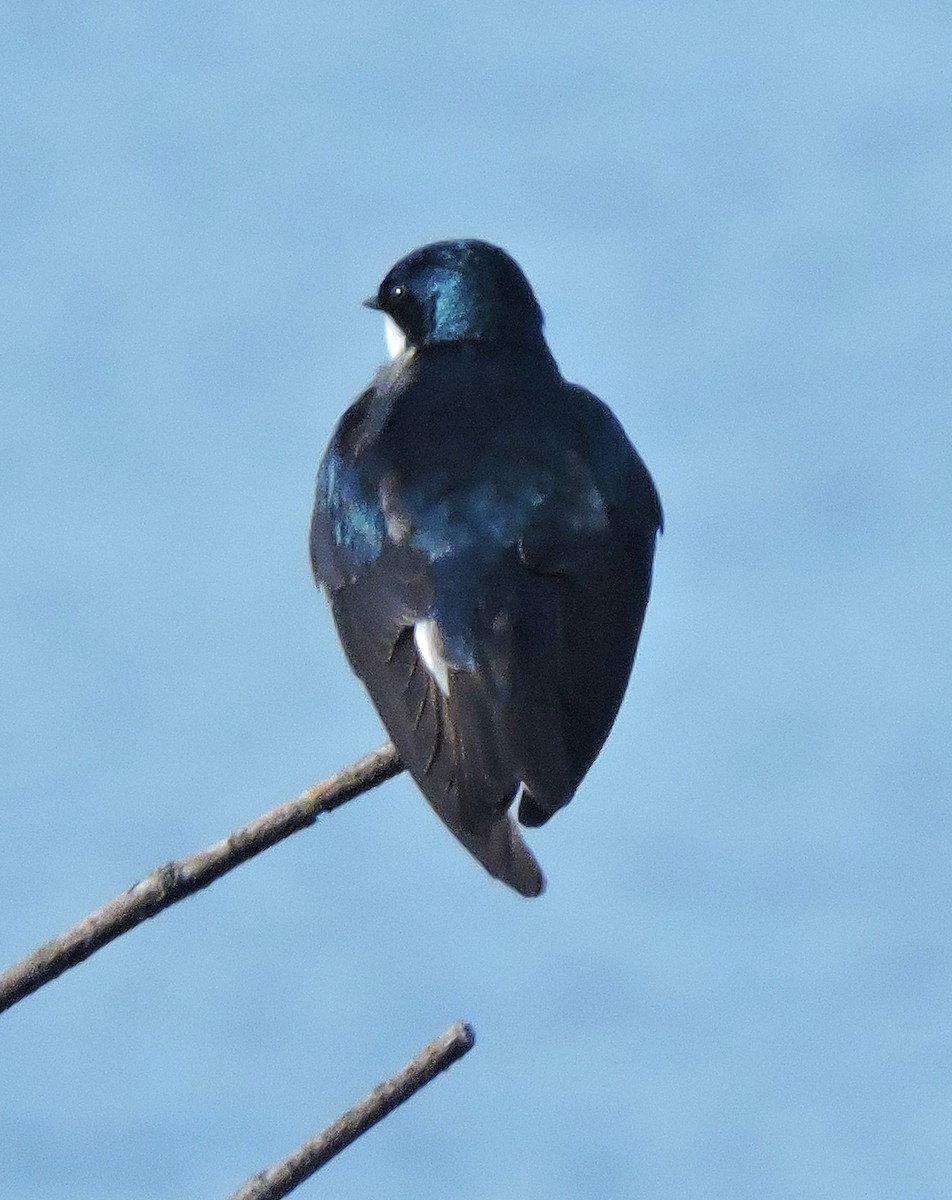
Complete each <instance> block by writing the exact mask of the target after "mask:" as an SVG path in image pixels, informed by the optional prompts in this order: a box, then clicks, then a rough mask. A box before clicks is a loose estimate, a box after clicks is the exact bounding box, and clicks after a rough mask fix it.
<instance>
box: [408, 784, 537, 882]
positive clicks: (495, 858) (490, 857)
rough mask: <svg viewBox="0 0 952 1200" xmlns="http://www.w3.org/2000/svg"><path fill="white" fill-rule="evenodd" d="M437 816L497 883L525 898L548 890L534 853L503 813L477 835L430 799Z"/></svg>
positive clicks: (507, 814) (510, 819)
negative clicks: (506, 886) (442, 810)
mask: <svg viewBox="0 0 952 1200" xmlns="http://www.w3.org/2000/svg"><path fill="white" fill-rule="evenodd" d="M427 799H428V800H429V801H430V804H431V806H432V807H433V810H434V812H435V813H436V815H437V816H438V817H440V819H441V820H442V821H443V823H444V825H446V827H447V829H449V831H450V833H452V835H453V836H454V837H455V838H456V840H457V841H458V842H459V843H460V845H461V846H463V847H464V848H465V849H466V850H468V851H469V853H470V854H471V855H472V856H473V858H475V859H476V860H477V861H478V862H480V863H482V865H483V866H484V867H485V868H486V870H487V871H488V872H489V874H490V875H492V876H493V878H494V879H499V880H501V881H502V882H503V883H507V884H508V885H509V886H510V887H511V888H515V890H516V891H517V892H519V894H520V895H522V896H538V895H540V894H541V893H542V891H543V890H544V888H545V876H544V875H543V874H542V871H541V869H540V867H539V864H538V863H537V862H536V860H535V856H534V855H533V853H532V851H531V850H530V849H529V847H528V846H527V845H526V843H525V841H524V840H523V837H522V834H521V833H520V832H519V827H518V825H517V824H516V823H515V821H514V820H513V819H512V817H510V815H509V813H508V812H507V811H506V810H505V809H503V810H502V811H500V812H498V813H497V815H496V816H495V817H494V819H493V820H492V822H491V823H490V824H489V826H488V827H487V828H485V829H482V830H480V831H479V832H478V833H472V832H470V831H469V830H468V829H467V828H465V826H464V825H463V824H462V823H461V822H460V821H459V819H458V816H457V815H456V814H455V813H453V814H452V815H451V814H450V813H444V812H441V811H440V806H439V804H438V803H434V801H433V799H432V798H431V797H430V796H428V797H427Z"/></svg>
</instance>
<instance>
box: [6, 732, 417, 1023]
mask: <svg viewBox="0 0 952 1200" xmlns="http://www.w3.org/2000/svg"><path fill="white" fill-rule="evenodd" d="M402 770H403V765H402V764H401V762H400V759H399V757H398V756H397V752H396V750H395V749H394V748H393V746H384V747H383V748H382V749H380V750H375V751H374V752H373V753H372V754H368V755H367V756H366V757H365V758H362V759H360V760H359V761H357V762H355V763H352V764H351V765H350V766H349V767H345V768H344V770H343V771H339V772H338V773H337V774H336V775H332V776H331V778H330V779H326V780H325V781H324V782H323V783H318V784H315V786H314V787H312V788H309V789H308V791H306V792H304V793H302V794H301V795H300V796H298V797H297V799H296V800H289V801H288V802H287V803H286V804H281V805H279V806H278V807H277V808H275V809H272V810H271V812H268V813H265V814H264V815H263V816H261V817H258V818H257V819H256V820H254V821H252V822H251V823H250V824H249V825H245V826H244V827H243V828H241V829H236V830H235V832H234V833H232V834H229V836H228V837H226V838H225V839H224V840H223V841H221V842H217V843H216V844H215V845H214V846H209V847H208V849H207V850H200V851H199V852H198V853H197V854H192V855H189V857H188V858H181V859H178V860H177V861H176V862H170V863H167V864H166V865H165V866H164V867H157V868H156V869H155V870H154V871H153V872H152V873H151V874H150V875H147V876H146V878H145V879H142V880H140V881H139V883H136V884H133V886H132V887H131V888H129V890H128V891H125V892H123V893H122V895H121V896H117V897H116V898H115V899H114V900H110V901H109V903H108V904H104V905H103V906H102V908H100V909H98V910H97V911H96V912H94V913H90V914H89V916H88V917H85V918H84V919H83V920H82V921H80V922H79V924H78V925H74V926H73V927H72V928H71V929H67V930H66V932H65V933H61V934H60V935H59V936H58V937H55V938H53V939H52V940H51V941H49V942H47V943H46V944H45V945H43V946H40V948H39V949H38V950H34V951H33V953H32V954H29V955H27V957H26V958H24V959H23V960H22V961H21V962H18V963H15V964H14V965H13V966H12V967H9V968H8V969H7V970H6V971H4V972H3V974H0V1013H2V1012H4V1011H5V1010H6V1009H8V1008H11V1007H12V1006H13V1005H14V1004H16V1002H17V1001H18V1000H22V999H23V998H24V997H25V996H29V995H30V994H31V993H32V992H35V991H37V990H38V989H39V988H41V987H42V986H43V985H44V984H46V983H49V982H50V980H52V979H55V978H56V977H57V975H61V974H62V973H63V972H64V971H66V970H68V969H69V968H70V967H75V966H76V965H77V963H81V962H83V961H85V959H87V958H89V956H90V955H91V954H94V953H95V952H96V951H97V950H99V949H100V947H102V946H105V945H107V944H108V943H109V942H111V941H113V940H114V939H115V938H117V937H119V936H120V934H123V933H126V932H128V930H130V929H134V928H135V927H136V925H140V924H141V923H142V922H143V921H145V920H147V919H148V918H149V917H154V916H156V915H157V914H158V913H160V912H162V911H163V910H164V909H166V908H169V907H170V906H171V905H173V904H175V903H176V902H177V901H179V900H184V899H185V897H186V896H191V895H192V893H193V892H198V891H200V890H201V889H202V888H205V887H208V885H209V884H210V883H214V882H215V880H216V879H218V878H220V876H222V875H224V874H226V872H228V871H231V870H232V869H233V868H235V867H237V866H239V865H240V864H241V863H243V862H247V860H248V859H249V858H254V856H255V855H256V854H260V853H261V852H262V850H267V849H268V848H269V847H271V846H274V845H275V844H276V843H278V842H280V841H283V840H284V838H286V837H289V836H290V835H291V834H292V833H297V832H298V830H300V829H306V828H307V826H308V825H313V824H314V822H315V821H316V820H317V818H318V817H319V816H322V815H323V814H324V813H329V812H332V811H333V810H334V809H335V808H339V807H340V806H341V805H342V804H345V803H346V802H347V801H348V800H352V799H353V798H354V797H355V796H359V795H360V794H361V793H362V792H366V791H369V790H370V789H371V788H374V787H376V786H377V785H378V784H381V783H385V782H386V781H387V780H388V779H392V778H393V777H394V776H395V775H399V774H400V772H401V771H402Z"/></svg>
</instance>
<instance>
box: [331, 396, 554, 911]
mask: <svg viewBox="0 0 952 1200" xmlns="http://www.w3.org/2000/svg"><path fill="white" fill-rule="evenodd" d="M371 401H372V397H371V396H370V394H369V393H367V394H365V395H364V396H363V397H361V399H360V400H358V401H357V403H356V404H355V405H353V406H352V407H351V409H350V410H348V413H347V414H345V416H344V418H343V419H342V421H341V422H340V424H339V426H338V428H337V430H336V431H335V433H334V436H333V437H332V439H331V443H330V446H329V447H328V450H327V453H326V454H325V457H324V460H323V461H322V464H321V468H320V471H319V473H318V481H317V494H316V499H315V505H314V514H313V517H312V521H311V538H310V542H311V560H312V564H313V567H314V574H315V578H316V579H317V581H318V583H320V584H322V585H323V586H324V587H325V588H326V590H327V593H328V596H329V599H330V603H331V609H332V612H333V614H334V620H335V623H336V625H337V630H338V633H339V635H340V639H341V643H342V645H343V647H344V650H345V652H346V654H347V657H348V660H349V661H350V664H351V666H352V667H353V669H354V671H355V673H356V674H357V675H358V677H359V678H360V679H361V680H362V681H363V683H364V685H365V686H366V688H367V690H368V692H369V693H370V697H371V699H372V700H373V702H374V705H375V707H376V708H377V711H378V713H379V714H380V717H381V719H382V720H383V723H384V725H385V726H386V728H387V731H388V732H389V734H390V737H391V738H392V740H393V742H394V744H395V746H396V747H397V750H398V752H399V753H400V756H401V759H402V760H403V762H404V764H405V766H406V767H407V769H408V770H409V771H410V773H411V774H412V775H413V777H414V779H415V780H416V782H417V784H418V785H419V787H420V789H421V790H422V792H423V793H424V795H425V796H426V798H427V799H428V801H429V802H430V804H431V805H432V807H433V809H434V810H435V811H436V813H437V815H438V816H439V817H440V818H441V819H442V821H443V822H444V823H445V824H446V826H447V827H448V828H449V829H450V831H451V832H452V833H453V834H454V836H455V837H456V838H457V839H458V840H459V841H460V842H461V843H462V845H463V846H464V847H465V848H466V849H467V850H468V851H469V852H470V853H471V854H472V855H473V856H474V857H475V858H476V859H477V860H478V861H479V862H480V863H482V865H483V866H484V867H485V868H486V870H487V871H489V873H490V874H491V875H493V876H494V877H495V878H497V879H501V880H503V881H504V882H505V883H508V884H509V885H510V886H511V887H513V888H515V889H516V890H517V891H518V892H520V893H521V894H522V895H525V896H536V895H538V894H539V893H540V892H541V891H542V889H543V887H544V879H543V876H542V873H541V871H540V869H539V866H538V864H537V863H536V861H535V859H534V857H533V856H532V853H531V852H530V850H529V848H528V847H527V846H526V844H525V842H524V841H523V840H522V837H521V835H520V834H519V831H518V827H517V826H516V824H515V823H514V822H513V820H512V819H511V818H510V816H509V814H508V808H509V806H510V804H511V803H512V800H513V798H514V796H515V793H516V790H517V787H518V779H515V778H513V776H512V774H511V772H507V771H506V770H505V766H504V764H503V763H502V762H501V761H500V756H499V750H498V739H497V738H496V737H495V736H494V728H493V720H492V713H491V703H492V697H491V695H490V694H489V693H487V691H486V689H485V688H484V687H482V685H481V682H480V681H479V680H478V679H476V678H473V679H469V678H468V676H469V675H470V672H468V671H457V670H456V669H454V670H453V671H452V683H451V684H449V686H447V687H446V689H445V690H444V689H443V688H441V686H440V682H441V681H440V679H439V678H438V676H439V671H437V675H436V676H435V675H434V673H433V667H434V666H435V665H436V664H435V663H434V662H433V661H431V662H430V664H429V666H428V664H427V662H426V661H425V658H424V655H423V653H422V652H421V647H423V648H424V649H428V650H430V658H431V660H432V659H433V655H434V653H436V654H439V650H438V649H437V648H436V643H435V642H434V641H433V640H432V638H431V642H429V643H428V642H427V640H426V633H427V629H428V628H433V637H435V636H436V630H435V627H432V625H431V623H428V622H429V617H428V614H429V613H430V611H431V609H432V607H433V599H434V597H433V589H434V575H433V563H432V558H431V556H430V555H429V554H428V553H427V552H426V550H424V549H420V548H418V547H415V546H412V545H410V544H408V542H407V541H406V539H405V538H404V537H403V533H404V532H405V531H404V529H403V527H402V526H401V524H400V519H399V516H398V515H395V514H393V513H391V514H390V516H389V519H388V516H387V514H386V511H385V506H384V505H382V504H381V496H380V491H379V489H377V490H376V491H375V492H374V493H371V492H370V491H369V489H368V487H367V485H366V484H365V482H364V479H363V476H362V475H361V473H360V471H359V470H358V467H357V464H356V462H355V457H356V456H355V454H354V450H355V442H356V441H357V439H359V438H360V437H361V428H362V422H363V425H364V427H365V425H366V420H367V418H368V408H369V405H370V402H371ZM418 630H420V631H419V632H418ZM446 670H448V665H445V666H444V671H446ZM446 682H447V683H448V682H449V677H447V680H446Z"/></svg>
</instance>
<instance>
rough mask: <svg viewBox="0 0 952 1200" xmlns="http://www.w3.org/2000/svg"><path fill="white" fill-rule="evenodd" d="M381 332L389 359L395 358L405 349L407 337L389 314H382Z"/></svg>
mask: <svg viewBox="0 0 952 1200" xmlns="http://www.w3.org/2000/svg"><path fill="white" fill-rule="evenodd" d="M383 331H384V334H385V335H386V338H387V349H388V350H389V351H390V357H391V358H396V357H397V356H398V355H400V354H402V353H403V352H404V350H406V348H407V335H406V334H405V333H404V332H403V330H402V329H401V328H400V326H399V325H398V324H397V323H396V321H395V320H394V319H393V317H391V316H390V314H389V313H384V314H383Z"/></svg>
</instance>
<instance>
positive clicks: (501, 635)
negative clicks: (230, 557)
mask: <svg viewBox="0 0 952 1200" xmlns="http://www.w3.org/2000/svg"><path fill="white" fill-rule="evenodd" d="M365 303H366V304H367V306H368V307H370V308H373V309H378V310H379V311H380V312H382V313H383V314H384V316H385V318H386V322H387V340H388V344H389V347H390V351H391V354H392V360H391V361H390V362H388V363H386V364H385V365H384V366H382V367H381V368H380V369H379V370H378V372H377V374H376V376H375V377H374V379H373V381H372V383H371V384H370V386H369V387H368V388H367V390H366V391H365V392H364V393H363V394H362V395H361V396H360V397H359V398H358V399H357V400H356V401H355V403H354V404H352V405H351V407H350V408H349V409H348V410H347V412H346V413H345V414H344V416H343V418H342V419H341V421H340V423H339V424H338V426H337V428H336V430H335V431H334V434H333V437H332V438H331V441H330V445H329V446H328V448H327V450H326V452H325V454H324V458H323V460H322V461H321V465H320V469H319V471H318V476H317V495H316V499H315V503H314V514H313V518H312V521H311V562H312V564H313V568H314V576H315V579H316V580H317V583H318V584H319V585H322V586H323V587H324V588H325V589H326V591H327V595H328V598H329V600H330V605H331V611H332V612H333V615H334V621H335V623H336V625H337V631H338V634H339V635H340V639H341V642H342V643H343V646H344V650H345V652H346V654H347V658H348V659H349V661H350V664H351V666H352V667H353V669H354V671H355V672H356V673H357V675H358V676H359V677H360V679H361V680H362V681H363V683H364V685H365V686H366V688H367V691H368V692H369V693H370V697H371V699H372V700H373V702H374V704H375V705H376V708H377V711H378V713H379V714H380V716H381V718H382V720H383V723H384V725H385V726H386V727H387V730H388V731H389V733H390V736H391V738H392V739H393V742H394V744H395V745H396V747H397V750H398V751H399V754H400V757H401V759H402V760H403V763H404V765H405V766H406V767H407V768H408V769H409V771H410V772H411V774H412V775H413V777H414V779H415V780H416V782H417V784H418V785H419V787H420V789H421V790H422V792H423V794H424V795H425V796H426V798H427V800H428V801H429V802H430V804H431V805H432V806H433V808H434V809H435V811H436V813H437V815H438V816H439V817H440V818H441V820H442V821H443V822H444V823H445V824H446V825H447V826H448V828H449V829H450V831H451V832H452V833H453V834H454V836H455V837H456V838H457V839H458V840H459V841H460V842H461V843H462V844H463V846H465V847H466V849H467V850H468V851H469V852H470V854H472V855H473V856H474V857H475V858H476V859H478V860H479V862H481V863H482V865H483V866H484V867H485V868H486V870H487V871H488V872H489V873H490V875H493V876H495V877H496V878H497V879H501V880H503V882H505V883H507V884H509V885H510V887H513V888H515V889H516V891H518V892H521V893H522V895H523V896H537V895H538V894H539V893H540V892H541V891H542V889H543V887H544V886H545V881H544V878H543V875H542V872H541V871H540V869H539V865H538V863H537V862H536V860H535V858H534V857H533V855H532V853H531V851H530V850H529V848H528V846H527V845H526V843H525V842H524V841H523V838H522V835H521V833H520V831H519V826H518V825H517V824H516V822H515V821H514V820H513V819H512V816H511V815H510V812H509V810H510V807H511V805H512V803H513V801H514V799H515V798H516V795H517V793H519V795H520V799H519V809H518V813H519V821H520V822H521V823H522V825H526V826H534V825H542V824H543V823H544V822H545V821H547V820H548V819H549V817H551V816H552V815H553V813H555V812H557V811H558V809H560V808H561V807H562V806H563V805H564V804H567V803H568V802H569V800H571V798H572V796H573V794H574V793H575V790H576V788H577V787H578V786H579V783H580V782H581V780H582V777H583V776H584V775H585V773H586V771H587V770H588V769H589V767H590V766H591V765H592V762H593V761H594V759H595V756H596V755H597V754H598V752H599V750H600V749H601V747H602V744H603V742H604V741H605V738H606V737H607V736H608V732H609V730H610V729H611V726H612V723H613V721H614V720H615V716H616V714H617V712H618V708H619V706H620V704H621V701H622V697H623V695H624V693H625V688H626V686H627V683H628V676H629V674H630V673H631V666H632V662H633V660H634V655H635V648H636V646H637V644H638V637H639V634H640V633H641V625H642V621H643V619H644V614H645V606H646V605H647V602H648V591H649V587H650V583H651V565H652V560H653V557H654V548H655V539H656V535H657V533H658V531H659V530H660V528H661V524H662V515H661V504H660V501H659V499H658V493H657V491H656V490H655V486H654V484H653V482H652V480H651V476H650V475H649V474H648V471H647V469H646V468H645V465H644V463H643V462H642V461H641V459H640V458H639V456H638V454H637V453H636V451H635V450H634V448H633V446H632V445H631V443H630V442H629V440H628V438H627V437H626V436H625V433H624V432H623V430H622V427H621V425H620V424H619V423H618V421H617V420H616V418H615V417H614V416H613V415H612V413H611V412H610V410H609V409H608V408H607V407H606V405H604V404H603V403H602V402H601V400H599V399H597V398H596V397H595V396H593V395H592V394H591V392H587V391H585V389H584V388H581V387H577V386H575V384H571V383H567V382H566V381H565V379H563V378H562V375H561V374H560V372H559V369H558V367H557V365H556V363H555V360H554V358H553V357H552V354H551V353H550V351H549V348H548V346H547V344H546V341H545V338H544V336H543V332H542V324H543V318H542V310H541V309H540V308H539V304H538V301H537V300H536V298H535V295H534V294H533V291H532V288H531V287H530V286H529V282H528V280H527V279H526V277H525V275H523V273H522V271H521V270H520V268H519V266H518V265H517V264H516V263H515V262H514V261H513V259H512V258H510V257H509V255H508V254H506V253H505V252H504V251H503V250H500V249H499V248H498V247H496V246H491V245H489V244H488V243H486V242H480V241H453V242H437V243H434V244H433V245H429V246H423V247H422V248H421V249H419V250H415V251H414V252H413V253H412V254H409V255H408V256H407V257H406V258H404V259H402V260H401V261H400V262H398V263H397V265H396V266H395V267H393V269H392V270H391V271H390V272H389V274H388V275H387V277H386V278H385V279H384V281H383V283H382V284H381V285H380V288H379V290H378V292H377V294H376V295H375V296H373V297H372V298H371V299H370V300H367V301H366V302H365Z"/></svg>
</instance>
